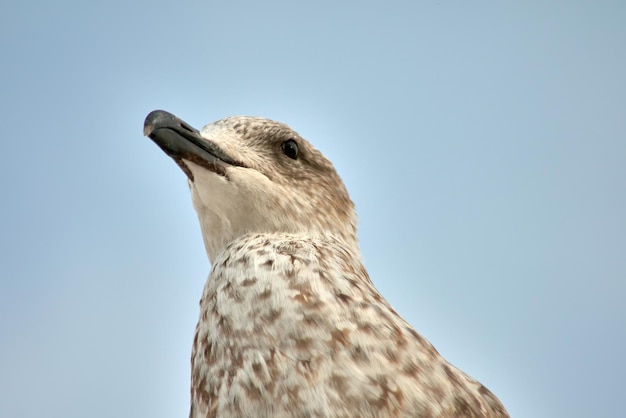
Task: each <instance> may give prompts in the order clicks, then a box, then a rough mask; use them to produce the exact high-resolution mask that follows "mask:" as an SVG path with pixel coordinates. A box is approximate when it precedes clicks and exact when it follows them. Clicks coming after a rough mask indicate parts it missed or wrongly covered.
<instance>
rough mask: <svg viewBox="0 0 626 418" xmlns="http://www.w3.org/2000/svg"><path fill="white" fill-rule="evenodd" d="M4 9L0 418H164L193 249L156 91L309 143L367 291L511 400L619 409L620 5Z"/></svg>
mask: <svg viewBox="0 0 626 418" xmlns="http://www.w3.org/2000/svg"><path fill="white" fill-rule="evenodd" d="M2 9H3V11H2V14H1V15H0V33H1V37H0V52H1V54H2V65H0V80H2V81H1V82H0V89H1V90H0V115H1V116H0V117H1V120H2V137H3V140H2V144H3V148H2V164H1V165H0V170H1V175H0V187H1V190H2V196H3V199H2V205H0V237H1V238H0V394H1V395H0V416H2V417H39V416H47V417H63V418H65V417H68V418H73V417H77V418H78V417H96V418H99V417H138V416H146V417H175V416H187V413H188V404H189V400H188V398H189V355H190V347H191V341H192V333H193V328H194V326H195V323H196V319H197V313H198V300H199V298H200V292H201V289H202V286H203V284H204V280H205V277H206V275H207V273H208V271H209V268H210V266H209V263H208V261H207V258H206V255H205V253H204V249H203V247H202V240H201V236H200V231H199V227H198V225H197V221H196V218H195V213H194V212H193V208H192V206H191V201H190V199H189V195H188V190H187V186H186V181H185V177H184V174H183V173H182V172H181V171H180V169H179V168H178V167H177V166H176V165H175V164H174V163H173V162H172V161H171V160H170V159H169V158H167V157H166V156H165V154H163V152H162V151H161V150H159V149H158V148H157V147H156V146H155V145H154V144H153V143H152V142H151V141H150V140H149V139H147V138H145V137H143V136H142V123H143V119H144V117H145V116H146V114H147V113H148V112H149V111H151V110H153V109H158V108H162V109H165V110H168V111H170V112H172V113H175V114H176V115H178V116H180V117H181V118H183V119H184V120H186V121H187V122H189V123H191V124H192V125H195V126H196V127H201V126H202V125H203V124H205V123H208V122H211V121H213V120H215V119H218V118H221V117H224V116H229V115H234V114H249V115H257V116H265V117H269V118H273V119H276V120H280V121H282V122H286V123H288V124H289V125H291V126H292V127H293V128H294V129H296V130H297V131H299V132H300V133H301V134H302V135H303V136H305V137H306V138H307V139H309V140H310V141H311V142H312V143H313V144H315V145H316V146H317V147H318V148H319V149H321V150H322V151H323V152H324V153H325V154H326V155H327V156H328V157H329V158H330V159H331V160H332V161H333V162H334V164H335V166H336V167H337V169H338V171H339V173H340V175H341V176H342V177H343V179H344V180H345V182H346V184H347V186H348V189H349V191H350V193H351V196H352V198H353V200H354V201H355V203H356V205H357V210H358V213H359V216H360V239H361V246H362V251H363V256H364V260H365V264H366V267H367V268H368V270H369V272H370V275H371V276H372V278H373V280H374V282H375V283H376V285H377V286H378V288H379V289H380V290H381V292H382V293H383V295H385V296H386V297H387V298H388V299H389V301H390V302H391V303H392V305H393V306H394V307H396V308H397V310H398V311H399V312H400V313H401V314H402V315H403V316H405V317H406V318H407V320H408V321H409V322H411V323H412V324H413V325H414V326H415V327H416V328H417V330H418V331H420V332H421V333H422V334H423V335H424V336H426V337H427V338H428V339H429V340H430V341H431V342H432V343H433V344H434V345H435V346H436V347H437V348H438V349H439V350H440V352H441V353H442V354H443V355H444V356H445V357H446V358H447V359H448V360H450V361H451V362H452V363H454V364H455V365H457V366H459V367H460V368H462V369H463V370H465V371H467V372H468V373H469V374H471V375H472V376H474V377H476V378H477V379H479V380H480V381H482V382H483V383H485V384H486V385H487V386H488V387H489V388H490V389H492V390H493V392H494V393H496V394H497V395H498V396H499V397H500V399H501V400H502V401H503V403H504V404H505V405H506V406H507V408H508V409H509V411H510V412H511V414H512V415H513V416H515V417H546V418H547V417H557V416H558V417H615V416H621V415H623V401H622V398H623V390H624V383H623V376H624V374H625V373H626V361H625V360H624V353H626V303H625V302H624V299H625V297H626V261H625V260H626V218H625V216H624V214H625V213H626V187H625V179H626V77H625V74H626V48H625V47H624V45H625V44H626V25H625V23H624V22H626V5H625V3H623V2H621V1H613V2H610V1H587V2H581V1H567V2H566V1H553V2H545V1H524V2H521V1H519V2H511V1H506V2H502V1H493V2H485V1H471V2H470V1H447V0H442V1H404V2H385V3H383V2H356V1H355V2H349V1H346V2H328V1H317V2H307V3H306V4H304V2H288V1H271V2H251V1H249V2H240V1H232V2H219V3H216V2H202V1H179V2H165V1H151V2H147V1H138V2H125V1H124V2H123V1H118V0H113V1H108V2H97V3H94V2H82V1H62V0H60V1H57V2H44V1H28V0H26V1H21V2H11V3H10V4H9V3H7V4H5V5H4V6H3V8H2Z"/></svg>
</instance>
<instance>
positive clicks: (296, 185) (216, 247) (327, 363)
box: [145, 111, 508, 417]
mask: <svg viewBox="0 0 626 418" xmlns="http://www.w3.org/2000/svg"><path fill="white" fill-rule="evenodd" d="M145 132H146V134H148V135H149V136H150V137H151V138H152V139H153V140H154V141H155V142H156V143H157V144H158V145H159V146H160V147H161V148H162V149H163V150H165V151H166V152H167V153H168V154H169V155H170V156H171V157H172V158H174V159H175V160H176V162H177V163H178V164H179V165H180V166H181V168H183V170H184V171H185V173H186V174H187V176H188V178H189V186H190V188H191V193H192V200H193V203H194V207H195V209H196V211H197V213H198V217H199V220H200V225H201V228H202V232H203V237H204V242H205V246H206V249H207V253H208V256H209V259H210V260H211V264H212V270H211V273H210V275H209V278H208V280H207V283H206V285H205V288H204V292H203V295H202V299H201V301H200V319H199V321H198V325H197V327H196V334H195V338H194V342H193V353H192V360H191V362H192V385H191V412H190V416H191V417H217V416H219V417H354V416H360V417H507V416H508V415H507V413H506V411H505V409H504V407H503V406H502V404H501V403H500V402H499V401H498V399H497V398H496V397H495V396H494V395H493V394H492V393H491V392H490V391H489V390H487V389H486V388H485V387H484V386H483V385H481V384H480V383H479V382H477V381H475V380H474V379H472V378H471V377H469V376H467V375H466V374H465V373H463V372H462V371H460V370H458V369H457V368H455V367H454V366H452V365H450V364H449V363H447V362H446V361H445V360H444V359H443V358H442V357H441V356H440V355H439V353H438V352H437V351H436V350H435V349H434V348H433V346H432V345H431V344H430V343H429V342H428V341H426V340H425V339H424V338H423V337H421V336H420V335H419V334H418V333H417V332H416V331H415V330H414V329H413V328H412V327H411V326H410V325H409V324H408V323H407V322H406V321H404V320H403V319H402V318H401V317H400V316H399V315H398V314H397V313H396V312H395V311H394V309H393V308H392V307H391V306H390V305H389V303H388V302H387V301H386V300H385V299H384V298H383V297H382V296H381V295H380V294H379V293H378V291H377V290H376V288H375V287H374V285H373V284H372V282H371V280H370V278H369V277H368V275H367V272H366V271H365V268H364V267H363V265H362V263H361V257H360V255H359V249H358V242H357V238H356V215H355V213H354V207H353V204H352V202H351V201H350V198H349V196H348V193H347V191H346V189H345V187H344V185H343V183H342V182H341V180H340V178H339V176H338V175H337V173H336V172H335V170H334V168H333V166H332V164H331V163H330V162H329V161H328V160H326V158H324V156H323V155H322V154H321V153H320V152H319V151H317V150H316V149H315V148H313V147H312V146H311V145H310V144H309V143H308V142H306V141H305V140H304V139H302V138H301V137H300V136H299V135H298V134H297V133H296V132H294V131H293V130H291V129H290V128H289V127H287V126H286V125H284V124H280V123H277V122H273V121H269V120H266V119H260V118H250V117H232V118H227V119H223V120H220V121H217V122H215V123H213V124H210V125H207V126H206V127H205V128H204V129H203V131H202V133H199V132H198V131H196V130H194V129H193V128H191V127H189V126H188V125H186V124H185V123H184V122H182V121H180V120H178V119H176V118H175V117H174V116H173V115H170V114H167V113H166V112H162V111H155V112H153V113H151V114H150V115H148V117H147V118H146V123H145ZM294 143H295V146H294ZM294 147H295V148H294ZM294 149H295V151H294Z"/></svg>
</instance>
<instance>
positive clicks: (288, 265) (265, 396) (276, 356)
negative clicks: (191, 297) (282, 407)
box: [192, 248, 310, 416]
mask: <svg viewBox="0 0 626 418" xmlns="http://www.w3.org/2000/svg"><path fill="white" fill-rule="evenodd" d="M235 250H237V249H236V248H235ZM248 250H249V249H248ZM301 261H302V260H300V261H298V259H294V257H292V256H286V255H284V254H280V253H276V252H274V251H265V252H264V251H260V252H252V253H251V252H250V251H246V248H242V249H240V250H238V251H232V252H231V253H230V254H227V255H225V256H223V257H222V258H221V259H218V260H216V263H215V265H214V268H213V270H212V272H211V274H210V276H209V279H208V280H207V283H206V285H205V289H204V292H203V296H202V299H201V301H200V318H199V321H198V324H197V327H196V334H195V338H194V343H193V352H192V398H193V403H194V404H195V407H194V408H197V409H206V410H215V411H220V410H222V408H229V406H228V405H232V399H233V397H236V398H237V399H238V400H239V401H240V402H238V403H237V405H238V407H240V406H242V405H243V406H245V405H256V408H263V407H270V406H271V405H272V404H274V403H275V402H276V401H277V400H276V399H275V398H274V395H273V392H274V383H275V379H276V377H277V376H280V375H282V374H283V373H285V372H286V371H287V370H289V367H290V365H293V363H294V359H297V358H305V357H306V358H308V357H310V355H309V354H308V353H302V352H301V349H300V348H298V347H297V345H298V341H300V340H301V339H302V338H301V334H302V321H303V319H305V317H306V316H307V315H310V313H309V312H308V311H307V309H308V308H307V303H303V298H302V290H301V289H300V287H301V284H300V283H301V282H302V281H304V280H306V272H304V271H303V269H301V268H299V263H300V262H301ZM302 263H303V264H306V263H304V261H302ZM294 264H295V266H294ZM294 268H295V269H298V273H299V274H297V275H296V274H295V270H294ZM296 380H300V378H298V379H296ZM305 383H306V382H304V381H297V382H296V381H294V382H291V383H290V384H293V385H300V384H302V385H303V384H305ZM268 405H269V406H268ZM257 412H258V411H257ZM267 412H269V411H267ZM252 416H255V415H254V414H253V415H252Z"/></svg>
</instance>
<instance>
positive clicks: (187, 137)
mask: <svg viewBox="0 0 626 418" xmlns="http://www.w3.org/2000/svg"><path fill="white" fill-rule="evenodd" d="M143 134H144V135H146V136H148V137H150V139H152V140H153V141H154V142H155V143H156V144H157V145H158V146H159V148H161V149H162V150H163V151H165V153H166V154H167V155H169V156H170V157H172V159H174V161H175V162H176V164H178V165H179V166H180V168H181V169H182V170H183V171H184V172H185V174H186V175H187V177H189V179H190V180H191V181H193V174H192V172H191V170H190V169H189V167H187V165H186V164H185V160H186V161H191V162H193V163H195V164H198V165H199V166H202V167H204V168H206V169H207V170H210V171H213V172H214V173H216V174H218V175H221V176H226V168H227V167H228V166H239V167H243V164H242V163H241V162H239V161H237V160H235V159H234V158H232V157H231V156H229V155H228V154H226V153H225V152H224V151H223V150H222V149H221V148H220V147H218V146H217V145H216V144H215V143H213V142H211V141H209V140H208V139H206V138H204V137H202V136H201V135H200V132H199V131H198V130H197V129H195V128H193V127H191V126H190V125H189V124H187V123H186V122H184V121H182V120H180V119H178V118H177V117H176V116H174V115H172V114H171V113H168V112H166V111H164V110H154V111H152V112H150V113H149V114H148V116H146V120H145V122H144V123H143Z"/></svg>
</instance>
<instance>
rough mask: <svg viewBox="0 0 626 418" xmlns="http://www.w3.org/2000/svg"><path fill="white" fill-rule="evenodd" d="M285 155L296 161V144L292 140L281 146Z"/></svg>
mask: <svg viewBox="0 0 626 418" xmlns="http://www.w3.org/2000/svg"><path fill="white" fill-rule="evenodd" d="M281 147H282V149H283V152H284V153H285V155H286V156H287V157H289V158H291V159H292V160H297V159H298V143H297V142H296V141H294V140H293V139H288V140H286V141H285V142H283V144H282V145H281Z"/></svg>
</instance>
